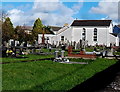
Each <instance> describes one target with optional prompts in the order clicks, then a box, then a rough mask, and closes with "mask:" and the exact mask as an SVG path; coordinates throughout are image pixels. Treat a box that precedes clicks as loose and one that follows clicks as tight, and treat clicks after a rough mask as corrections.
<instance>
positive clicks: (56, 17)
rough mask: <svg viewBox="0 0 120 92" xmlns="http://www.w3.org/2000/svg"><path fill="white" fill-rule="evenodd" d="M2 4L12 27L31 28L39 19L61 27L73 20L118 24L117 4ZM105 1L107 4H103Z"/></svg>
mask: <svg viewBox="0 0 120 92" xmlns="http://www.w3.org/2000/svg"><path fill="white" fill-rule="evenodd" d="M18 1H19V2H15V1H14V2H12V1H11V2H10V1H6V2H2V10H3V11H5V12H6V13H7V14H8V17H10V19H11V21H12V23H13V24H14V26H17V25H29V26H33V24H34V21H35V20H36V19H37V18H40V19H41V21H42V23H43V24H44V25H50V26H63V25H64V24H65V23H68V24H71V23H72V22H73V20H75V19H78V20H94V19H95V20H104V19H111V20H113V24H114V25H115V24H117V23H118V2H113V1H111V2H108V0H100V1H97V2H88V1H85V0H81V1H76V2H67V1H66V2H60V1H59V0H57V2H54V1H53V2H52V1H51V2H49V0H44V2H42V1H39V0H33V1H30V2H25V0H24V2H21V1H20V0H18ZM105 1H107V2H105Z"/></svg>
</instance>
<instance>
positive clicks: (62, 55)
mask: <svg viewBox="0 0 120 92" xmlns="http://www.w3.org/2000/svg"><path fill="white" fill-rule="evenodd" d="M64 52H65V51H64V50H62V51H61V58H64Z"/></svg>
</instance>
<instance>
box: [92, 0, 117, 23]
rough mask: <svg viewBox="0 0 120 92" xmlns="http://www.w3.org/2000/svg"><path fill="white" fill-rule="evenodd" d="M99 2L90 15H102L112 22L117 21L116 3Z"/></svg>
mask: <svg viewBox="0 0 120 92" xmlns="http://www.w3.org/2000/svg"><path fill="white" fill-rule="evenodd" d="M103 1H107V0H102V1H101V2H99V4H98V6H97V7H92V8H91V10H90V13H95V14H104V15H106V16H107V17H108V18H109V19H112V20H113V21H117V20H118V2H103Z"/></svg>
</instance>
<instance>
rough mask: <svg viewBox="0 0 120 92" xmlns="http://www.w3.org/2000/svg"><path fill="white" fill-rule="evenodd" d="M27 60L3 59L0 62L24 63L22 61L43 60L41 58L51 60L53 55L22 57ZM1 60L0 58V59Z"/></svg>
mask: <svg viewBox="0 0 120 92" xmlns="http://www.w3.org/2000/svg"><path fill="white" fill-rule="evenodd" d="M24 56H26V57H28V58H10V57H4V58H2V62H17V61H24V60H35V59H43V58H52V57H54V56H53V55H32V54H31V55H30V54H29V55H24ZM0 59H1V58H0Z"/></svg>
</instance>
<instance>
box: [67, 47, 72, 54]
mask: <svg viewBox="0 0 120 92" xmlns="http://www.w3.org/2000/svg"><path fill="white" fill-rule="evenodd" d="M68 54H72V46H68Z"/></svg>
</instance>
